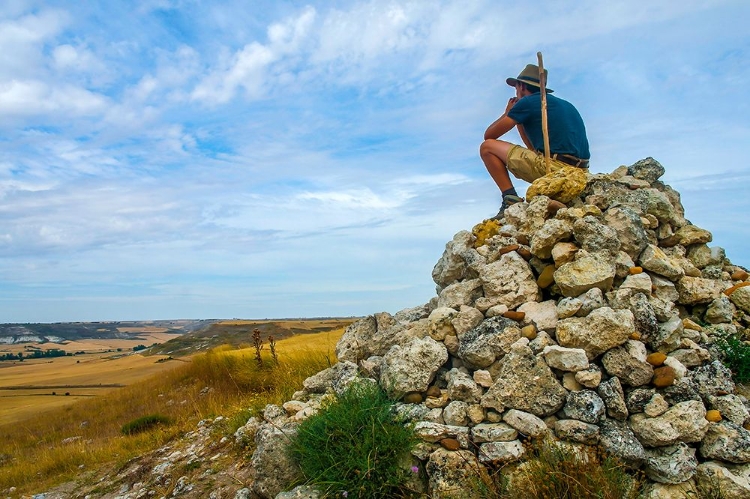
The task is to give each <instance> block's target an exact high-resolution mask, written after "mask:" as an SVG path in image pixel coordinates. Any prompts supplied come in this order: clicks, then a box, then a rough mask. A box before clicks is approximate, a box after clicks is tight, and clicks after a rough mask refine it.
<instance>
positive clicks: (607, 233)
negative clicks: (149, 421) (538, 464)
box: [240, 158, 750, 498]
mask: <svg viewBox="0 0 750 499" xmlns="http://www.w3.org/2000/svg"><path fill="white" fill-rule="evenodd" d="M663 174H664V168H663V167H662V166H661V165H660V164H659V163H658V162H657V161H655V160H653V159H652V158H647V159H645V160H642V161H639V162H637V163H635V164H634V165H632V166H630V167H625V166H622V167H620V168H617V169H616V170H615V171H614V172H612V173H611V174H598V175H590V176H589V177H588V181H587V185H586V188H585V190H584V191H583V193H582V194H581V195H580V196H579V197H577V198H576V199H574V200H573V201H571V202H570V203H568V205H563V204H561V203H559V202H556V201H552V200H550V199H549V198H547V197H544V196H541V195H540V196H536V197H534V198H533V199H532V200H531V201H530V202H524V203H518V204H515V205H513V206H511V207H509V208H508V209H507V211H506V212H505V216H504V219H503V220H501V221H500V223H497V222H484V223H483V224H480V225H479V226H477V227H475V229H474V231H473V233H472V232H469V231H462V232H459V233H458V234H456V235H455V236H454V238H453V240H452V241H450V242H449V243H448V244H447V245H446V248H445V252H444V253H443V256H442V258H441V259H440V260H439V261H438V262H437V264H436V265H435V268H434V270H433V272H432V276H433V279H434V281H435V283H436V284H437V296H436V297H435V298H433V299H432V300H430V302H429V303H427V304H426V305H424V306H421V307H416V308H411V309H406V310H403V311H401V312H398V313H396V314H395V315H390V314H388V313H379V314H374V315H372V316H369V317H366V318H364V319H362V320H359V321H358V322H356V323H354V324H352V325H351V326H350V327H349V328H348V329H347V330H346V332H345V334H344V336H343V337H342V338H341V340H340V341H339V343H338V345H337V347H336V354H337V357H338V363H337V364H335V365H334V366H333V367H331V368H330V369H327V370H325V371H322V372H321V373H318V374H317V375H315V376H313V377H311V378H308V379H307V380H306V381H305V383H304V390H302V391H300V392H298V393H296V394H295V396H294V399H295V400H292V401H289V402H287V403H285V404H284V405H283V407H278V406H268V407H267V408H266V410H265V412H264V414H263V417H262V418H251V420H250V421H249V422H248V425H246V427H244V428H241V429H240V433H241V435H242V436H243V438H245V436H246V435H252V434H254V435H255V440H256V444H257V449H256V451H255V453H254V455H253V465H254V467H255V469H256V480H255V485H254V488H253V492H255V493H256V494H258V495H259V496H261V497H265V498H271V497H276V496H277V494H278V497H316V495H315V494H316V493H315V491H314V490H312V489H309V488H306V489H303V490H298V491H295V492H291V493H287V492H283V493H282V492H281V491H282V490H283V488H284V487H285V486H286V485H287V484H288V483H289V479H290V477H294V476H298V474H299V472H298V471H297V470H296V469H295V467H294V464H293V463H291V462H290V461H289V458H288V457H287V456H286V454H285V453H284V452H283V447H284V442H285V441H286V439H287V438H288V435H290V434H293V433H294V431H296V426H297V425H298V423H299V421H300V420H302V419H304V418H306V417H308V416H309V415H310V414H312V413H314V412H315V411H316V410H317V408H318V407H319V406H320V401H321V398H322V397H325V396H326V395H325V394H326V393H330V392H331V391H333V392H340V391H341V390H342V389H343V388H344V387H345V386H346V385H347V384H348V383H350V382H351V381H352V380H354V379H356V378H358V377H360V378H361V377H365V378H371V379H373V380H376V381H377V382H379V383H380V385H381V386H382V387H383V388H384V389H385V390H386V391H387V392H388V393H389V394H390V395H391V396H392V397H393V398H394V399H396V400H399V401H400V402H399V403H398V404H397V409H398V411H399V412H400V413H401V414H403V415H405V416H406V417H408V419H409V420H410V421H413V422H415V428H416V432H417V434H418V435H419V437H420V438H421V439H422V441H423V442H422V443H421V444H420V445H418V446H417V448H416V449H415V450H414V451H413V453H412V454H413V459H414V461H415V463H416V464H417V465H418V466H419V467H420V469H422V470H424V471H425V473H426V484H425V485H424V489H423V490H424V492H425V494H428V495H429V496H430V497H454V496H456V497H458V496H460V497H470V496H471V493H470V492H469V482H470V481H471V480H475V479H476V477H477V476H478V473H482V470H483V469H485V468H486V467H487V466H497V465H503V464H505V463H509V462H512V461H517V460H522V459H523V454H524V452H525V450H524V446H523V445H522V440H523V439H524V438H532V439H535V438H543V437H545V438H546V437H552V438H555V439H558V440H560V441H561V442H568V443H570V444H571V445H600V446H602V447H603V448H604V449H605V450H606V451H607V452H608V453H610V454H612V455H615V456H617V457H618V458H620V459H621V460H622V461H624V462H625V463H627V464H628V465H629V466H630V467H632V468H640V469H642V470H643V471H644V472H645V475H646V477H647V478H648V479H649V481H650V482H652V483H651V484H650V497H660V498H661V497H687V496H688V495H689V494H694V493H695V489H696V487H700V486H701V485H702V484H711V485H712V486H714V487H715V486H717V485H718V486H720V487H721V488H722V492H723V493H724V497H750V464H748V463H750V431H748V428H750V413H749V412H748V400H747V399H746V398H745V397H744V396H742V395H741V394H739V393H737V388H736V386H735V383H734V382H733V380H732V375H731V372H730V371H729V370H728V369H727V368H726V367H725V366H724V365H723V364H722V363H721V362H720V360H719V356H720V351H719V349H718V348H717V347H716V345H715V343H716V342H717V341H718V340H720V339H721V338H723V337H725V336H727V335H730V334H740V335H744V334H745V333H746V328H747V327H748V325H750V315H748V314H750V280H748V272H746V271H745V269H743V268H741V267H739V266H736V265H732V264H731V262H730V261H729V259H728V258H727V257H726V255H725V251H724V250H723V249H722V248H720V247H710V246H708V243H709V242H711V240H712V236H711V233H710V232H709V231H707V230H705V229H701V228H699V227H696V226H695V225H692V224H691V223H690V222H689V221H688V220H686V219H685V217H684V210H683V207H682V204H681V202H680V195H679V193H678V192H677V191H675V190H674V189H672V188H671V187H669V186H668V185H665V184H664V183H662V182H661V181H659V178H660V177H661V175H663ZM456 494H458V495H456Z"/></svg>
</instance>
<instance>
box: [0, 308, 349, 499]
mask: <svg viewBox="0 0 750 499" xmlns="http://www.w3.org/2000/svg"><path fill="white" fill-rule="evenodd" d="M349 323H351V320H348V321H342V322H341V323H339V324H340V327H339V328H337V329H334V330H331V331H324V332H317V333H305V334H294V335H292V336H291V337H289V338H286V339H283V340H279V341H277V342H276V347H275V351H276V358H274V357H273V356H272V355H271V351H270V345H268V343H267V342H264V346H263V349H262V350H261V355H262V364H261V365H259V364H258V362H257V361H256V356H255V354H256V352H255V349H254V348H235V347H232V346H229V345H225V346H221V347H218V348H215V349H212V350H210V351H208V352H203V353H197V354H194V355H191V356H190V357H183V358H181V359H171V360H169V361H167V362H157V360H158V359H159V358H164V357H159V356H150V357H149V356H142V355H139V354H133V353H130V354H128V355H122V354H123V353H126V352H119V355H118V354H115V353H113V352H100V353H91V354H85V355H76V356H70V357H59V358H52V359H38V360H33V361H24V362H23V363H16V364H15V365H12V362H9V364H10V365H8V366H7V367H3V368H0V396H2V397H3V398H2V401H1V402H0V417H1V418H2V422H0V494H2V493H6V494H7V493H8V492H9V491H11V489H13V491H14V492H13V493H12V494H8V495H9V496H11V497H20V496H23V495H24V494H26V493H36V492H39V491H42V490H47V489H49V487H53V486H55V485H57V484H61V483H63V482H70V481H71V480H76V481H78V480H81V479H82V477H81V473H80V470H81V469H86V470H90V471H92V472H93V471H94V470H96V469H99V468H100V467H104V468H109V469H110V470H111V469H113V468H112V467H113V466H114V469H119V467H120V466H123V465H124V464H125V463H126V462H128V461H129V460H130V459H133V458H134V457H137V456H143V455H145V454H148V453H149V452H150V451H151V450H154V449H156V448H159V447H161V446H162V445H164V444H165V443H167V442H169V441H172V440H173V439H176V438H179V436H180V435H182V434H184V433H185V432H187V431H189V430H191V429H194V428H195V425H196V424H197V422H198V421H200V420H202V419H205V418H212V417H216V416H218V415H222V416H225V417H226V418H228V419H227V425H226V426H227V427H226V429H225V430H226V432H227V433H226V434H227V435H230V436H231V435H232V434H233V432H234V431H235V430H236V428H237V427H239V426H241V425H243V424H244V423H245V422H246V421H247V418H248V417H249V415H252V414H257V413H258V412H259V411H262V409H263V408H264V407H265V406H266V404H269V403H274V404H279V403H282V402H283V401H285V400H289V397H291V395H292V393H294V391H296V390H299V389H300V388H301V387H302V382H303V380H304V379H306V378H307V377H309V376H311V375H312V374H315V373H317V372H320V371H321V370H323V369H325V368H326V367H329V366H330V365H332V364H334V363H335V362H336V358H335V346H336V343H337V341H338V339H339V338H340V337H341V335H342V334H343V332H344V329H345V325H347V324H349ZM118 348H123V349H124V348H126V347H123V346H120V347H118ZM131 348H132V347H131ZM79 361H80V362H79ZM27 362H28V364H27ZM20 364H23V365H20ZM115 384H117V385H124V386H122V387H120V388H118V387H115V386H107V385H115ZM28 385H31V386H32V387H31V388H23V387H25V386H28ZM99 385H102V386H101V387H100V386H99ZM53 386H55V387H63V388H60V389H57V390H55V391H56V393H57V395H54V396H53V395H51V392H52V391H53V388H51V387H53ZM76 386H77V387H78V388H74V387H76ZM19 387H22V388H21V389H18V388H19ZM33 387H36V388H33ZM40 387H45V388H40ZM65 387H70V388H65ZM14 388H15V389H14ZM65 391H68V392H69V393H70V395H68V396H66V395H64V393H65ZM14 392H15V393H14ZM61 393H62V394H61ZM14 395H16V396H14ZM10 401H13V402H12V403H8V402H10ZM152 414H158V415H160V416H163V417H165V418H167V419H168V420H170V421H171V423H170V424H169V425H168V426H166V427H159V428H156V429H154V430H153V431H149V432H145V433H143V434H138V435H134V436H123V434H122V431H123V430H122V428H123V425H126V424H127V423H128V422H132V421H134V420H137V419H139V418H142V417H144V416H148V415H152ZM71 438H73V439H81V441H82V442H85V445H79V446H76V449H77V451H76V452H71V447H70V444H67V443H66V442H67V441H69V440H70V439H71ZM94 476H96V474H94Z"/></svg>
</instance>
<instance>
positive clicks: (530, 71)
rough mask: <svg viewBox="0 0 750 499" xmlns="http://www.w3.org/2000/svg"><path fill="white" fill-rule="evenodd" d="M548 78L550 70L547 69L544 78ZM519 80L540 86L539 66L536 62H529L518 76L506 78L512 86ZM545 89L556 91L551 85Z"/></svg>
mask: <svg viewBox="0 0 750 499" xmlns="http://www.w3.org/2000/svg"><path fill="white" fill-rule="evenodd" d="M547 78H548V71H547V70H546V69H545V70H544V79H545V80H547ZM519 81H520V82H522V83H525V84H527V85H531V86H534V87H539V66H537V65H536V64H527V65H526V67H525V68H523V71H521V74H519V75H518V78H508V79H507V80H505V82H506V83H507V84H508V85H510V86H511V87H515V86H516V83H518V82H519ZM545 90H546V91H547V92H554V90H552V89H551V88H549V87H545Z"/></svg>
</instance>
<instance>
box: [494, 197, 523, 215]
mask: <svg viewBox="0 0 750 499" xmlns="http://www.w3.org/2000/svg"><path fill="white" fill-rule="evenodd" d="M521 202H523V198H522V197H518V196H514V195H513V194H508V195H507V196H503V204H502V205H501V206H500V211H498V212H497V215H495V216H494V217H492V218H490V220H500V219H501V218H503V214H504V213H505V210H506V209H507V208H508V206H510V205H513V204H516V203H521Z"/></svg>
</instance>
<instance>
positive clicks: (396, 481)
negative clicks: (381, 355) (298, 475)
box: [290, 382, 416, 499]
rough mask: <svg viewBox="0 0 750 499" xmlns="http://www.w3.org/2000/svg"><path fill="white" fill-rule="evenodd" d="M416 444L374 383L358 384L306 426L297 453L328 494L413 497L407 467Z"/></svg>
mask: <svg viewBox="0 0 750 499" xmlns="http://www.w3.org/2000/svg"><path fill="white" fill-rule="evenodd" d="M415 443H416V437H415V435H414V432H413V429H412V428H411V427H409V426H406V425H405V424H404V422H403V421H401V420H400V419H399V418H397V417H396V416H395V415H394V412H393V403H392V402H391V400H389V399H388V396H387V395H386V394H385V393H384V392H383V390H382V389H381V388H380V387H379V386H378V385H377V384H374V383H365V382H360V383H352V384H351V385H350V386H349V387H348V388H347V389H346V390H345V391H344V393H342V394H341V395H340V396H338V397H337V398H336V399H335V400H334V401H332V402H330V403H328V404H326V405H324V406H323V407H322V408H321V410H320V411H319V412H318V413H317V414H316V415H313V416H311V417H310V418H308V419H306V420H305V421H303V422H302V423H301V424H300V427H299V430H298V432H297V435H296V437H294V439H293V440H292V443H291V446H290V448H291V452H292V455H293V457H294V458H295V459H296V460H297V462H298V463H299V465H300V468H301V470H302V473H303V475H304V476H305V478H307V480H308V482H310V483H312V484H315V485H317V486H318V487H320V488H321V489H322V490H323V491H324V492H325V493H326V494H335V495H337V496H341V495H343V496H348V497H356V498H361V499H364V498H372V499H376V498H393V497H403V496H406V495H408V493H407V491H406V488H405V483H406V481H407V479H408V478H409V477H408V470H407V469H406V467H405V466H401V465H400V464H399V463H403V462H404V459H405V458H407V457H408V455H409V451H410V450H411V448H412V447H413V446H414V444H415Z"/></svg>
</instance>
